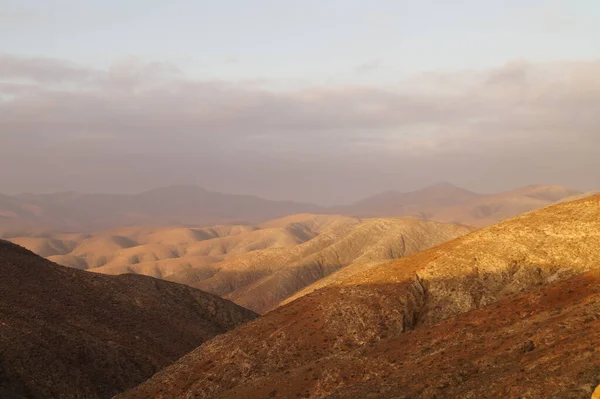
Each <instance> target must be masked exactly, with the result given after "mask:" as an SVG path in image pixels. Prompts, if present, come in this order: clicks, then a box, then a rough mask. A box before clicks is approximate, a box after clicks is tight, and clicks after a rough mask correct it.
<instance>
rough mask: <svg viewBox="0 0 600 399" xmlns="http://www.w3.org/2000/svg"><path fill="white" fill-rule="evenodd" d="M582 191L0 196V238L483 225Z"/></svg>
mask: <svg viewBox="0 0 600 399" xmlns="http://www.w3.org/2000/svg"><path fill="white" fill-rule="evenodd" d="M582 195H584V193H581V192H579V191H576V190H570V189H567V188H564V187H557V186H541V185H538V186H528V187H523V188H519V189H516V190H511V191H507V192H502V193H498V194H492V195H482V194H477V193H474V192H471V191H468V190H464V189H462V188H459V187H456V186H453V185H451V184H448V183H441V184H437V185H434V186H431V187H427V188H425V189H422V190H418V191H412V192H407V193H400V192H395V191H389V192H386V193H382V194H379V195H375V196H372V197H369V198H366V199H364V200H362V201H359V202H357V203H355V204H353V205H349V206H335V207H321V206H318V205H314V204H307V203H301V202H293V201H271V200H266V199H262V198H258V197H254V196H247V195H233V194H222V193H217V192H212V191H208V190H205V189H203V188H200V187H195V186H170V187H164V188H158V189H155V190H150V191H147V192H144V193H141V194H131V195H125V194H121V195H117V194H82V193H76V192H66V193H55V194H22V195H17V196H7V195H0V237H11V236H22V235H27V234H32V233H33V234H38V235H39V234H42V233H43V232H44V231H47V230H50V231H57V230H58V231H62V232H92V231H100V230H106V229H112V228H116V227H123V226H209V225H215V224H252V223H261V222H264V221H266V220H270V219H275V218H279V217H283V216H287V215H291V214H296V213H320V214H341V215H347V216H357V217H396V216H414V217H418V218H422V219H426V220H434V221H440V222H448V223H458V224H465V225H471V226H476V227H482V226H487V225H491V224H493V223H496V222H498V221H501V220H504V219H507V218H509V217H513V216H517V215H519V214H521V213H523V212H527V211H530V210H534V209H539V208H542V207H544V206H547V205H551V204H553V203H555V202H558V201H564V200H568V199H569V198H572V197H576V196H582Z"/></svg>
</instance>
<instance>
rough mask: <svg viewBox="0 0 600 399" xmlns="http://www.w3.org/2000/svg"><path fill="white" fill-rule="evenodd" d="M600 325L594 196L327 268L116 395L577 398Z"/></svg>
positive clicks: (593, 369)
mask: <svg viewBox="0 0 600 399" xmlns="http://www.w3.org/2000/svg"><path fill="white" fill-rule="evenodd" d="M599 328H600V196H594V197H590V198H586V199H583V200H578V201H574V202H568V203H562V204H559V205H555V206H552V207H547V208H545V209H542V210H538V211H535V212H530V213H527V214H525V215H522V216H520V217H517V218H514V219H511V220H508V221H505V222H503V223H500V224H497V225H494V226H492V227H488V228H485V229H481V230H478V231H475V232H473V233H471V234H468V235H466V236H463V237H460V238H458V239H456V240H453V241H451V242H447V243H444V244H442V245H439V246H437V247H434V248H431V249H429V250H426V251H423V252H420V253H417V254H415V255H412V256H409V257H406V258H403V259H400V260H396V261H392V262H387V263H384V264H382V265H379V266H376V267H374V268H371V269H370V270H368V271H367V272H360V273H356V274H353V275H352V276H350V277H348V278H342V279H339V280H336V281H334V282H332V283H331V284H329V285H327V286H326V287H324V288H321V289H319V290H317V291H315V292H312V293H310V294H308V295H305V296H303V297H301V298H299V299H297V300H295V301H292V302H291V303H289V304H287V305H284V306H281V307H279V308H277V309H275V310H273V311H271V312H269V313H268V314H266V315H265V316H263V317H261V318H260V319H258V320H256V321H254V322H252V323H249V324H247V325H245V326H242V327H240V328H239V329H237V330H235V331H233V332H230V333H226V334H223V335H221V336H219V337H217V338H215V339H214V340H212V341H210V342H208V343H206V344H204V345H202V346H201V347H199V348H198V349H196V350H195V351H193V352H191V353H190V354H188V355H187V356H185V357H184V358H182V359H180V360H179V361H178V362H177V363H175V364H174V365H173V366H170V367H168V368H166V369H164V370H162V371H161V372H159V373H158V374H156V375H155V376H154V377H153V378H151V379H150V380H148V381H147V382H145V383H143V384H142V385H140V386H139V387H137V388H135V389H133V390H132V391H130V392H128V393H126V394H123V395H121V396H119V398H121V399H123V398H127V399H137V398H140V399H141V398H144V399H146V398H159V397H160V398H163V397H165V398H166V397H168V398H173V399H176V398H187V397H193V396H194V395H199V396H202V397H203V398H251V397H270V398H296V397H305V398H325V397H327V398H356V397H382V398H398V397H403V398H409V397H465V398H498V397H507V398H512V397H515V398H517V397H530V398H549V397H552V398H588V397H590V395H591V393H592V391H593V390H594V388H595V387H596V385H598V383H600V356H598V353H597V351H598V348H599V347H600V337H599V336H598V334H597V331H598V329H599Z"/></svg>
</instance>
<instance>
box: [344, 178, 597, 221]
mask: <svg viewBox="0 0 600 399" xmlns="http://www.w3.org/2000/svg"><path fill="white" fill-rule="evenodd" d="M587 195H592V193H589V194H587ZM579 196H582V197H583V196H585V194H584V193H581V192H580V191H577V190H572V189H568V188H565V187H560V186H545V185H532V186H526V187H521V188H517V189H514V190H510V191H505V192H501V193H497V194H487V195H483V194H477V193H474V192H471V191H468V190H465V189H462V188H460V187H456V186H454V185H452V184H449V183H440V184H436V185H434V186H430V187H426V188H424V189H422V190H418V191H413V192H408V193H399V192H395V191H389V192H386V193H382V194H379V195H375V196H372V197H369V198H366V199H364V200H362V201H359V202H357V203H355V204H353V205H350V206H345V207H338V208H334V210H335V211H336V212H339V213H343V214H348V215H356V216H371V217H373V216H384V215H385V216H388V217H389V216H414V217H419V218H422V219H430V220H437V221H440V222H445V223H460V224H466V225H470V226H477V227H484V226H489V225H492V224H495V223H497V222H500V221H502V220H505V219H508V218H511V217H515V216H518V215H520V214H522V213H525V212H528V211H532V210H535V209H540V208H543V207H545V206H548V205H551V204H553V203H556V202H558V201H569V200H571V199H574V198H576V197H579Z"/></svg>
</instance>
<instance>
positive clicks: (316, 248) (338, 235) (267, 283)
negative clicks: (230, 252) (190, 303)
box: [168, 215, 470, 313]
mask: <svg viewBox="0 0 600 399" xmlns="http://www.w3.org/2000/svg"><path fill="white" fill-rule="evenodd" d="M311 217H312V215H311ZM468 232H470V229H469V228H467V227H463V226H456V225H447V224H441V223H435V222H429V221H423V220H418V219H408V218H406V219H394V218H390V219H364V220H359V219H349V218H342V217H336V216H332V217H330V222H329V224H327V227H323V228H322V230H320V233H318V234H317V233H315V232H313V233H315V234H316V235H315V236H314V237H313V238H311V239H309V240H307V241H306V242H304V243H301V244H299V245H296V246H289V247H280V248H271V249H267V250H265V251H253V252H248V253H246V254H244V255H241V256H238V257H233V258H230V259H227V260H225V261H223V262H219V263H216V264H214V265H211V268H212V271H211V273H206V269H202V268H200V269H195V270H194V271H193V272H192V273H191V274H190V270H186V271H184V272H183V273H181V274H175V275H173V276H170V277H168V278H169V279H172V280H174V281H179V282H182V283H186V284H190V285H192V286H194V287H197V288H200V289H202V290H206V291H209V292H213V293H216V294H218V295H220V296H223V297H225V298H228V299H231V300H232V301H234V302H236V303H238V304H240V305H242V306H244V307H247V308H249V309H252V310H254V311H256V312H258V313H265V312H267V311H269V310H270V309H272V308H273V307H275V306H277V305H278V304H279V303H280V302H281V301H284V300H286V299H287V298H288V297H290V296H292V295H300V294H297V293H298V292H299V291H301V290H302V291H303V293H307V292H310V291H311V289H310V288H307V287H309V286H310V285H312V284H313V283H316V282H318V281H320V280H321V279H323V278H326V277H328V276H330V275H331V274H332V273H336V272H340V271H343V270H345V271H346V273H347V274H349V275H351V274H354V273H358V272H360V271H364V270H367V269H369V268H371V267H374V266H377V265H378V264H381V263H383V262H386V261H389V260H390V259H397V258H402V257H404V256H408V255H411V254H414V253H416V252H419V251H422V250H425V249H427V248H430V247H432V246H434V245H437V244H440V243H442V242H445V241H448V240H451V239H453V238H456V237H458V236H461V235H464V234H466V233H468ZM197 273H205V276H201V275H198V274H197ZM328 281H329V279H328Z"/></svg>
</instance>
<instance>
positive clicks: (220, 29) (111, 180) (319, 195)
mask: <svg viewBox="0 0 600 399" xmlns="http://www.w3.org/2000/svg"><path fill="white" fill-rule="evenodd" d="M190 3H193V4H190ZM598 21H600V2H598V1H596V0H587V1H583V0H579V1H577V0H571V1H532V0H520V1H516V0H514V1H513V0H510V1H502V2H499V1H483V0H478V1H475V0H473V1H460V0H456V1H445V0H444V1H442V0H438V1H431V0H430V1H398V0H396V1H376V0H370V1H366V0H362V1H358V0H343V1H342V0H319V1H312V0H310V1H287V0H278V1H275V0H273V1H261V0H253V1H250V0H246V1H241V0H237V1H234V0H219V1H194V2H191V1H168V2H167V1H158V0H145V1H141V0H120V1H116V0H105V1H82V0H61V1H59V0H44V1H42V0H38V1H33V0H0V192H4V193H16V192H21V191H33V192H48V191H60V190H81V191H93V192H127V191H129V192H135V191H140V190H144V189H147V188H153V187H157V186H162V185H169V184H175V183H194V184H198V185H201V186H204V187H206V188H209V189H214V190H218V191H225V192H234V193H250V194H256V195H260V196H263V197H267V198H276V199H281V198H286V199H296V200H306V201H314V202H318V203H323V204H331V203H337V202H348V201H352V200H355V199H357V198H361V197H365V196H368V195H370V194H373V193H375V192H378V191H383V190H388V189H396V190H401V191H402V190H410V189H414V188H419V187H422V186H425V185H428V184H431V183H435V182H438V181H443V180H445V181H450V182H453V183H455V184H458V185H461V186H464V187H466V188H470V189H474V190H478V191H497V190H502V189H506V188H512V187H515V186H518V185H524V184H530V183H547V184H562V185H567V186H571V187H574V188H579V189H598V188H600V156H598V154H599V153H600V128H599V126H600V113H599V112H598V110H599V109H600V24H598Z"/></svg>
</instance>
